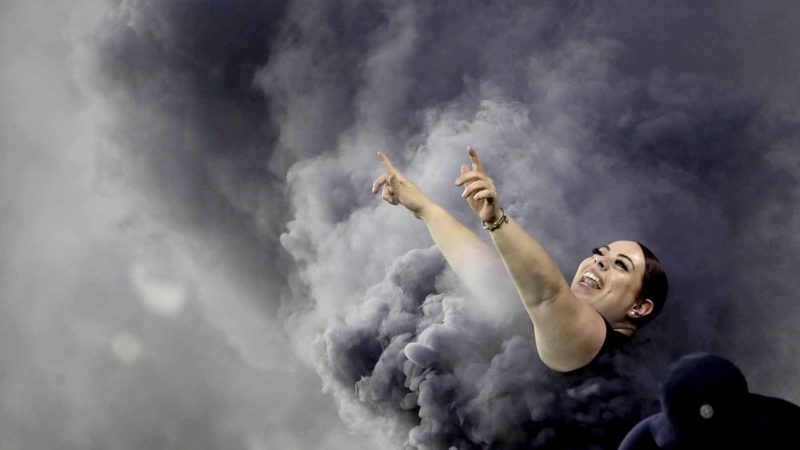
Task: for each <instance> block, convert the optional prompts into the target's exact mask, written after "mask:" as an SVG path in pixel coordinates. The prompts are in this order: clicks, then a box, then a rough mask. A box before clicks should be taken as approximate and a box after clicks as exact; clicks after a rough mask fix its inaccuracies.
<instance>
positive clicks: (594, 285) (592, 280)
mask: <svg viewBox="0 0 800 450" xmlns="http://www.w3.org/2000/svg"><path fill="white" fill-rule="evenodd" d="M581 283H583V284H584V285H586V287H588V288H589V289H597V290H600V289H603V280H601V279H600V277H598V276H597V275H595V274H593V273H592V272H591V271H589V270H587V271H586V273H584V274H583V276H582V277H581Z"/></svg>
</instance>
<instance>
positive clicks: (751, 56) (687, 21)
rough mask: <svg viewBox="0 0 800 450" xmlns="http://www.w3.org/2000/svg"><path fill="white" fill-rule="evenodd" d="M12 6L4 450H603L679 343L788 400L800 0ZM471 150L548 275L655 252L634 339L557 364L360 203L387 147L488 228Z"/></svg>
mask: <svg viewBox="0 0 800 450" xmlns="http://www.w3.org/2000/svg"><path fill="white" fill-rule="evenodd" d="M3 8H4V15H3V17H4V18H3V28H2V29H3V30H4V31H3V35H4V39H3V40H2V42H3V44H2V47H1V48H2V58H3V61H4V62H5V61H8V62H9V64H4V68H3V69H2V75H3V83H2V87H0V89H1V90H2V93H3V95H4V97H6V98H8V99H9V101H8V102H6V105H4V106H3V108H2V109H0V111H2V115H3V120H2V121H0V123H1V124H2V125H0V126H1V127H2V131H3V132H2V136H3V137H2V138H0V139H2V143H3V148H4V151H3V167H2V175H3V176H2V181H0V183H2V186H3V194H2V203H0V207H1V208H2V209H1V210H2V211H3V218H4V220H3V221H2V224H1V225H0V226H1V227H2V228H0V233H2V242H5V243H7V244H5V246H4V249H5V250H6V254H7V258H6V260H5V261H4V262H3V263H2V265H0V277H2V280H3V287H2V294H3V295H2V297H3V299H4V301H3V306H2V307H3V313H4V314H3V317H5V318H6V319H5V320H4V325H5V326H4V327H3V331H2V333H3V335H4V336H5V337H6V339H3V340H2V341H0V342H2V344H0V351H2V355H3V356H4V358H3V359H4V360H6V361H14V364H11V363H8V364H7V365H5V367H4V368H3V378H2V381H1V382H2V387H3V392H4V393H5V394H3V398H2V399H0V402H2V404H1V405H0V406H2V408H0V414H3V418H4V420H3V421H0V423H2V424H3V425H2V427H3V430H4V433H1V434H2V436H4V437H3V439H4V443H5V444H7V445H8V446H18V447H26V448H27V447H35V448H91V447H108V446H115V447H120V448H152V447H159V446H168V445H170V446H175V447H186V448H189V447H191V448H198V447H200V448H205V447H207V448H221V447H224V448H248V449H258V448H286V449H293V448H354V447H356V448H358V447H359V446H360V447H362V448H372V447H373V446H375V445H382V446H385V447H386V448H421V449H450V448H458V449H471V448H523V447H524V448H543V449H544V448H558V449H571V448H576V449H577V448H581V449H584V448H616V444H617V442H618V440H619V439H620V438H621V436H622V435H623V434H624V433H625V432H626V431H627V430H628V429H629V427H630V426H631V424H632V423H635V422H636V421H637V420H638V419H639V418H641V417H643V416H644V415H646V414H649V413H651V412H653V411H654V409H655V408H656V407H657V405H656V403H655V397H656V393H655V391H654V387H655V383H656V382H657V380H658V376H659V375H660V373H661V371H662V370H663V369H664V368H665V367H666V365H667V363H668V362H670V361H671V360H673V359H674V358H675V357H677V356H678V355H680V354H683V353H687V352H690V351H692V352H693V351H712V352H716V353H719V354H721V355H724V356H726V357H728V358H730V359H731V360H733V361H734V362H736V363H737V365H739V366H740V367H741V368H742V370H743V372H744V373H745V374H746V376H747V377H748V381H749V383H750V386H751V390H753V391H754V392H758V393H762V394H766V395H775V396H780V397H783V398H786V399H788V400H791V401H794V402H800V391H798V389H797V386H795V385H794V384H793V383H792V382H791V381H790V380H793V379H795V378H796V374H797V373H798V372H800V367H798V365H797V363H796V361H800V355H798V354H797V347H796V345H794V342H795V341H796V340H797V338H798V336H797V331H795V330H797V329H798V327H796V324H797V323H798V321H800V310H798V306H797V302H796V297H797V295H798V294H800V284H798V281H796V280H795V279H794V277H792V276H791V273H792V272H791V271H792V267H793V258H792V256H793V255H794V254H796V253H797V252H798V251H800V240H799V239H798V237H797V235H796V233H795V232H794V230H796V229H797V226H798V225H800V223H798V216H797V214H796V212H795V209H796V205H797V204H798V195H799V194H800V192H799V191H798V181H800V180H798V178H800V161H798V157H797V151H796V149H797V146H798V144H799V143H800V139H799V138H798V136H800V134H799V133H798V126H799V123H798V118H800V114H798V110H797V106H796V105H797V104H799V102H800V94H798V93H800V89H798V86H797V80H796V76H795V75H794V74H796V73H797V72H798V69H800V58H797V57H795V56H794V55H797V54H800V53H798V51H797V50H798V49H797V48H796V47H797V45H798V44H797V42H800V39H798V38H800V36H797V34H798V32H797V30H796V27H795V26H794V24H796V23H797V20H798V19H800V17H798V16H800V8H798V7H797V6H796V5H795V4H794V3H792V2H786V1H774V2H768V3H766V4H759V5H752V4H749V3H747V2H733V3H730V2H729V3H726V4H725V7H724V8H723V7H721V6H714V5H696V4H694V3H690V2H677V1H676V2H669V3H665V4H659V5H647V6H645V5H643V4H639V3H634V2H627V1H614V2H608V3H604V4H602V5H596V4H591V3H587V2H540V3H537V4H521V3H519V4H518V3H515V2H506V3H503V4H497V3H492V4H490V3H486V2H478V1H471V2H466V3H465V2H456V1H440V2H435V3H431V2H391V1H377V2H376V1H357V0H356V1H348V2H341V1H321V0H285V1H278V0H275V1H272V0H234V1H227V2H209V1H202V0H169V1H158V2H155V1H147V0H126V1H109V2H103V1H99V0H98V1H97V2H94V3H90V2H87V3H85V4H82V5H81V6H80V7H78V6H76V7H73V8H69V9H67V8H66V7H63V8H61V9H59V8H51V7H49V6H48V5H45V4H44V3H43V2H26V3H25V4H24V5H23V4H22V2H13V3H12V4H11V5H10V6H6V7H3ZM6 10H7V11H6ZM5 12H8V14H5ZM65 18H66V19H65ZM23 19H24V20H23ZM43 30H44V31H43ZM53 55H56V56H55V57H54V56H53ZM42 130H48V133H43V132H42ZM467 145H472V146H473V147H475V148H476V149H477V151H478V153H479V155H480V156H481V158H482V159H483V161H484V163H485V165H486V169H487V172H488V173H489V175H490V176H491V177H492V178H493V179H494V181H495V183H496V184H497V186H498V191H499V193H500V199H501V202H502V204H503V205H504V208H505V210H506V211H507V212H508V214H510V215H512V216H513V217H514V218H515V219H516V220H518V221H519V222H520V223H521V224H522V225H523V226H524V227H525V228H526V229H528V230H529V231H530V232H531V233H532V234H533V235H534V236H535V237H536V238H537V239H538V240H539V241H540V242H541V243H542V244H543V245H544V247H545V248H546V249H547V250H548V251H549V252H550V254H551V255H552V256H553V258H554V259H555V260H556V262H557V263H558V264H559V266H560V267H561V269H562V271H563V272H564V274H565V275H566V276H567V277H568V278H569V277H571V276H572V273H573V270H574V268H575V267H576V266H577V263H578V261H580V259H582V258H583V257H584V256H585V255H586V254H587V253H588V250H589V249H591V248H592V247H594V246H597V245H600V244H605V243H608V242H610V241H613V240H617V239H635V240H640V241H642V242H643V243H645V244H646V245H647V246H648V247H650V248H651V249H653V250H654V252H655V253H656V254H657V255H658V256H659V258H660V259H661V261H662V262H663V263H664V265H665V267H666V268H667V271H668V274H669V278H670V287H671V292H670V298H669V300H668V303H667V305H666V308H665V310H664V313H663V315H662V317H660V318H659V319H658V320H656V321H655V322H654V323H653V324H651V325H649V326H648V327H647V328H645V329H643V330H642V331H641V332H640V333H639V334H638V335H637V337H636V338H635V341H634V342H635V344H634V345H632V346H631V348H628V349H626V350H625V352H623V353H620V354H618V355H616V357H615V358H608V359H606V360H604V361H603V362H602V364H600V365H599V366H598V368H597V369H596V370H595V371H593V372H591V373H587V372H583V373H580V374H573V375H567V376H564V375H559V374H555V373H553V372H551V371H550V370H549V369H547V368H546V367H544V366H543V365H542V363H541V362H540V361H539V359H538V357H537V355H536V349H535V345H534V343H533V340H532V329H531V325H530V321H529V320H528V318H527V316H526V314H525V311H524V309H523V307H522V305H521V303H520V301H519V299H518V298H517V296H516V293H515V290H514V288H513V285H511V283H510V281H509V280H508V278H507V275H505V273H504V272H503V271H502V270H497V268H492V267H476V268H475V270H476V271H480V272H482V273H483V274H484V276H485V277H486V278H490V279H492V280H494V282H493V283H490V284H491V285H490V286H475V285H474V284H470V282H469V281H467V282H464V280H459V279H458V278H457V277H456V276H455V274H454V273H453V272H452V271H451V270H450V269H449V268H448V267H447V265H446V263H445V261H444V260H443V258H442V257H441V255H440V254H439V252H438V250H437V249H436V248H435V247H433V246H432V242H431V239H430V238H429V236H428V235H427V231H426V229H425V226H424V225H423V224H422V223H421V222H420V221H417V220H415V219H414V218H413V216H412V215H411V214H409V213H408V212H407V211H404V210H403V209H402V208H401V207H392V206H390V205H388V204H386V203H384V202H382V201H380V199H379V198H378V196H374V195H372V194H371V192H370V186H371V182H372V180H373V179H374V178H375V177H376V176H377V175H379V174H380V172H381V166H380V164H379V162H378V161H377V158H376V152H377V151H379V150H380V151H384V152H385V153H387V154H388V155H389V156H390V158H392V160H393V161H394V162H395V165H396V166H397V167H398V168H400V170H402V171H403V172H404V174H405V175H406V176H407V177H408V178H410V179H411V180H413V181H414V182H415V183H416V184H417V185H419V186H420V187H421V188H422V189H423V190H424V191H425V192H426V193H428V194H429V195H430V196H431V197H432V198H433V199H434V200H436V201H437V202H438V203H440V204H441V205H442V206H443V207H445V208H446V209H447V210H449V211H451V212H452V213H453V214H454V215H455V216H456V217H457V218H459V219H460V220H461V221H462V222H463V223H465V224H467V226H469V227H471V228H473V229H474V230H475V231H476V232H479V233H480V234H481V236H484V237H485V234H483V230H481V229H480V226H479V222H478V220H477V219H476V218H475V217H474V216H473V215H472V213H471V212H470V211H469V209H468V207H467V206H466V205H465V204H464V202H463V200H462V199H461V198H460V196H459V195H458V194H460V189H459V188H457V187H455V186H454V185H453V180H454V179H455V178H456V177H457V176H458V170H459V167H460V165H461V164H462V163H466V162H467V158H466V153H465V148H466V146H467ZM492 270H494V272H488V273H489V275H486V273H487V271H492ZM337 413H338V414H337ZM30 418H35V421H31V420H28V419H30ZM36 421H38V422H41V423H48V424H52V425H51V426H49V427H47V428H48V431H46V432H41V427H37V426H34V425H31V424H32V423H38V422H36ZM348 431H350V432H355V433H356V434H355V435H348ZM5 444H4V445H5Z"/></svg>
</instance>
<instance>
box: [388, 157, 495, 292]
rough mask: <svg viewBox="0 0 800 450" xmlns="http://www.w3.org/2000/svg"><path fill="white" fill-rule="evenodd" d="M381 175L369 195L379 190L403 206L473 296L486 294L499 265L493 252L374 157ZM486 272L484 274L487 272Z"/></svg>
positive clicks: (443, 210) (403, 178) (389, 165)
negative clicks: (414, 218) (425, 227)
mask: <svg viewBox="0 0 800 450" xmlns="http://www.w3.org/2000/svg"><path fill="white" fill-rule="evenodd" d="M378 158H379V159H380V161H381V162H382V163H383V166H384V169H385V173H384V174H382V175H380V176H379V177H378V178H376V179H375V181H374V182H373V183H372V192H373V193H377V192H378V191H379V190H380V189H381V188H383V193H382V197H383V199H384V200H386V201H387V202H388V203H391V204H393V205H398V204H399V205H403V206H404V207H406V209H408V210H409V211H411V212H412V213H413V214H414V216H416V217H417V218H418V219H421V220H422V221H423V222H424V223H425V226H427V227H428V232H429V233H430V235H431V238H433V242H434V243H435V244H436V247H438V248H439V251H441V252H442V255H444V257H445V259H446V260H447V263H448V264H449V265H450V267H451V268H452V269H453V271H455V273H456V275H458V277H459V278H460V279H461V280H462V281H463V282H464V283H465V284H466V285H467V287H468V288H469V289H470V290H471V291H472V292H474V293H479V292H481V291H485V290H486V285H487V284H492V283H491V282H489V280H488V279H485V278H486V277H492V276H493V274H495V273H497V272H498V270H497V269H499V271H500V273H502V262H501V261H500V258H499V257H498V255H497V252H496V251H495V250H494V249H493V248H492V247H491V246H489V244H488V243H486V242H485V241H484V240H483V239H481V238H480V237H479V236H478V235H477V234H475V233H474V232H473V231H472V230H470V229H469V228H467V227H466V226H465V225H464V224H462V223H461V222H459V221H458V220H457V219H456V218H455V217H453V216H452V215H451V214H450V213H448V212H447V211H446V210H445V209H444V208H442V207H441V206H439V205H438V204H436V203H435V202H434V201H433V200H431V199H430V198H428V196H427V195H425V194H424V193H423V192H422V190H420V189H419V188H418V187H417V186H416V185H414V183H412V182H411V181H410V180H408V179H407V178H406V177H405V176H403V174H402V173H400V172H399V171H398V170H397V169H396V168H395V167H394V165H392V162H391V161H390V160H389V158H388V157H386V155H384V154H383V153H378ZM487 269H488V270H487Z"/></svg>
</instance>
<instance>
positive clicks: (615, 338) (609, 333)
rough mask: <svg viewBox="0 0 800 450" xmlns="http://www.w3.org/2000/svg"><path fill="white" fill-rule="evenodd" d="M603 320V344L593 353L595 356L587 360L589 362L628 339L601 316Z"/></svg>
mask: <svg viewBox="0 0 800 450" xmlns="http://www.w3.org/2000/svg"><path fill="white" fill-rule="evenodd" d="M601 317H602V316H601ZM603 322H604V323H605V324H606V339H605V340H604V341H603V346H602V347H600V351H599V352H597V355H595V357H594V358H593V359H592V361H591V362H589V364H591V363H593V362H595V361H596V360H597V358H599V357H601V356H603V355H604V354H606V353H608V352H610V351H612V350H615V349H617V348H618V347H620V346H621V345H622V344H624V343H625V342H627V341H628V336H626V335H624V334H622V333H620V332H619V331H616V330H614V329H613V328H611V324H610V323H608V321H607V320H606V319H605V317H603Z"/></svg>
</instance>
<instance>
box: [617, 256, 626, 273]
mask: <svg viewBox="0 0 800 450" xmlns="http://www.w3.org/2000/svg"><path fill="white" fill-rule="evenodd" d="M614 264H616V265H617V266H618V267H620V268H621V269H622V270H624V271H625V272H627V271H628V265H627V264H625V262H624V261H622V260H621V259H618V260H616V261H614Z"/></svg>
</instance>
